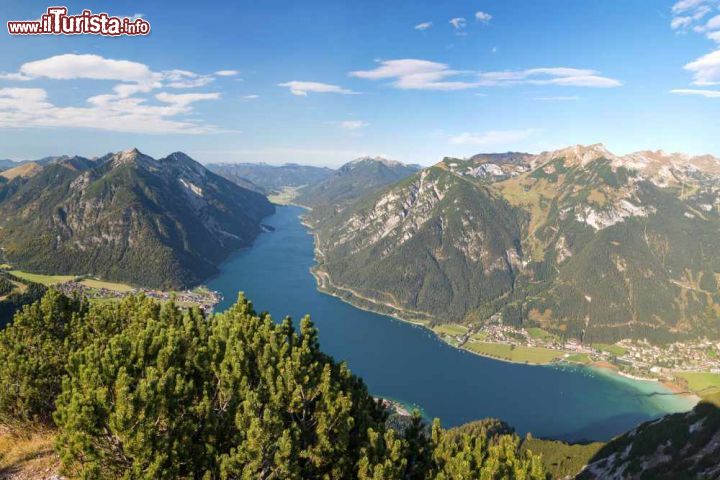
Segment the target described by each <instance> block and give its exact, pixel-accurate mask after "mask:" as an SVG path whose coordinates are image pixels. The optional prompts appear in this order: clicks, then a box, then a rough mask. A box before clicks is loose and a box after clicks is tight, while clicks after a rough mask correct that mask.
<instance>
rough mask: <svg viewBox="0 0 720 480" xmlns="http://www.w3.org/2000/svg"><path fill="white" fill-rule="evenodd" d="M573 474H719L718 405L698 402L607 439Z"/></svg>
mask: <svg viewBox="0 0 720 480" xmlns="http://www.w3.org/2000/svg"><path fill="white" fill-rule="evenodd" d="M576 478H577V479H578V480H595V479H598V480H599V479H603V480H605V479H607V480H615V479H617V480H621V479H622V480H625V479H628V480H633V479H644V478H653V479H676V478H697V479H717V478H720V408H718V407H717V406H716V405H713V404H712V403H700V404H699V405H698V406H696V407H695V408H694V409H693V410H692V411H690V412H688V413H677V414H674V415H668V416H666V417H663V418H660V419H658V420H655V421H652V422H647V423H643V424H642V425H640V426H638V427H636V428H634V429H633V430H631V431H629V432H628V433H625V434H623V435H621V436H619V437H617V438H615V439H613V440H611V441H610V442H608V443H607V445H605V446H604V447H602V448H601V449H600V451H599V452H598V453H597V454H596V455H595V456H594V457H593V458H592V459H591V460H590V461H589V463H588V465H587V466H586V467H585V468H584V469H583V471H582V472H581V473H580V474H579V475H578V476H577V477H576Z"/></svg>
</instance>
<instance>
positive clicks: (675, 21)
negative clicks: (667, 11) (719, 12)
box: [670, 0, 720, 33]
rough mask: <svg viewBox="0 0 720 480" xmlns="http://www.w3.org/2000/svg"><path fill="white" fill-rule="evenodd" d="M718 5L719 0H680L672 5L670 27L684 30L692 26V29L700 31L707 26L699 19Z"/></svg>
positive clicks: (719, 4)
mask: <svg viewBox="0 0 720 480" xmlns="http://www.w3.org/2000/svg"><path fill="white" fill-rule="evenodd" d="M718 7H720V0H681V1H679V2H677V3H675V5H673V7H672V13H673V16H672V20H671V21H670V28H672V29H673V30H678V31H680V32H686V31H688V30H689V29H690V28H691V27H693V26H694V28H693V30H695V31H696V32H698V33H702V32H703V31H706V30H707V29H708V28H709V27H707V26H706V25H702V24H700V21H701V20H702V19H703V18H704V17H705V16H706V15H707V14H709V13H710V12H712V11H713V10H716V9H717V8H718Z"/></svg>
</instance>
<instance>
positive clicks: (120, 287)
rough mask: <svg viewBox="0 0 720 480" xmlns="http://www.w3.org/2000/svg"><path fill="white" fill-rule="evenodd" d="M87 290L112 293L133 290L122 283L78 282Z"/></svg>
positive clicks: (89, 280) (90, 280)
mask: <svg viewBox="0 0 720 480" xmlns="http://www.w3.org/2000/svg"><path fill="white" fill-rule="evenodd" d="M80 283H81V284H83V285H85V286H86V287H88V288H95V289H98V290H99V289H103V288H104V289H105V290H112V291H113V292H129V291H131V290H132V289H133V287H131V286H130V285H126V284H124V283H112V282H103V281H102V280H94V279H87V280H83V281H82V282H80Z"/></svg>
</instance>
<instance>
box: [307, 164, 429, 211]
mask: <svg viewBox="0 0 720 480" xmlns="http://www.w3.org/2000/svg"><path fill="white" fill-rule="evenodd" d="M419 169H420V167H419V166H418V165H405V164H403V163H401V162H398V161H394V160H388V159H385V158H383V157H361V158H358V159H355V160H353V161H351V162H348V163H346V164H345V165H343V166H342V167H340V168H339V169H338V170H337V171H336V172H335V173H334V174H333V175H331V176H330V177H328V178H326V179H325V180H322V181H320V182H317V183H315V184H312V185H308V186H306V187H304V188H302V189H300V191H299V192H298V195H297V196H296V197H295V199H294V201H295V202H297V203H298V204H300V205H303V206H306V207H310V208H313V209H315V208H321V209H322V210H325V209H328V210H329V211H333V212H338V211H340V210H342V209H343V208H344V207H345V206H346V205H347V204H349V203H352V202H354V201H355V200H357V199H359V198H362V197H364V196H366V195H369V194H371V193H373V192H376V191H378V190H379V189H381V188H382V187H384V186H386V185H390V184H393V183H395V182H397V181H399V180H402V179H404V178H406V177H409V176H410V175H412V174H414V173H415V172H417V171H418V170H419ZM317 215H318V216H323V215H324V213H322V212H319V213H318V214H317Z"/></svg>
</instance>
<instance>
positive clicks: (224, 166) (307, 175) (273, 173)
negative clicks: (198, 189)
mask: <svg viewBox="0 0 720 480" xmlns="http://www.w3.org/2000/svg"><path fill="white" fill-rule="evenodd" d="M207 168H208V169H209V170H210V171H212V172H215V173H217V174H218V175H220V176H223V177H225V178H227V179H228V180H231V181H233V182H235V183H236V184H238V185H240V186H243V187H246V188H251V189H252V188H255V189H256V190H258V191H260V192H263V193H268V194H271V193H277V192H279V191H280V190H281V189H283V188H285V187H302V186H305V185H311V184H315V183H317V182H320V181H322V180H324V179H326V178H327V177H329V176H330V175H332V173H333V172H334V170H332V169H330V168H326V167H313V166H307V165H298V164H296V163H286V164H285V165H280V166H275V165H268V164H267V163H210V164H208V165H207Z"/></svg>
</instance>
